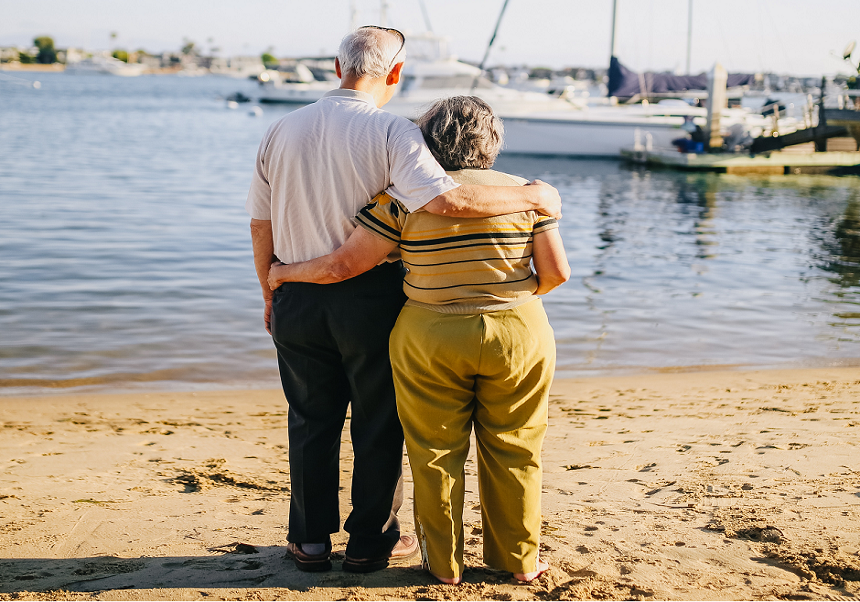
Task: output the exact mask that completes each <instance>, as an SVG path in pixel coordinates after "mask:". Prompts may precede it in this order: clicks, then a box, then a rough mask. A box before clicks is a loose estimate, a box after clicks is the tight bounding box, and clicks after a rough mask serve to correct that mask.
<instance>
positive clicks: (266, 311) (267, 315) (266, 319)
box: [263, 297, 272, 334]
mask: <svg viewBox="0 0 860 602" xmlns="http://www.w3.org/2000/svg"><path fill="white" fill-rule="evenodd" d="M265 304H266V305H265V307H264V308H263V323H264V324H265V325H266V332H268V333H269V334H272V298H271V297H269V298H268V299H265Z"/></svg>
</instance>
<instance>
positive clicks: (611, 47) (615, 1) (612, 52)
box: [609, 0, 618, 59]
mask: <svg viewBox="0 0 860 602" xmlns="http://www.w3.org/2000/svg"><path fill="white" fill-rule="evenodd" d="M617 9H618V0H612V41H611V43H610V45H609V58H610V59H611V58H612V57H613V56H616V57H617V56H618V48H617V47H616V46H615V44H616V39H617V36H616V35H615V34H616V30H617V29H618V12H617Z"/></svg>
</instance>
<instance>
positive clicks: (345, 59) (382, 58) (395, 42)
mask: <svg viewBox="0 0 860 602" xmlns="http://www.w3.org/2000/svg"><path fill="white" fill-rule="evenodd" d="M401 42H402V40H400V39H398V36H397V35H396V34H394V33H392V32H390V31H385V30H384V29H376V28H374V27H361V28H359V29H356V30H355V31H353V32H351V33H348V34H346V36H345V37H344V38H343V40H342V41H341V43H340V49H339V50H338V52H337V58H338V60H339V61H340V69H341V72H342V73H343V74H344V75H352V76H354V77H370V78H377V77H384V76H386V75H388V72H389V71H391V68H392V67H394V65H396V64H397V63H401V62H403V59H404V58H405V57H406V51H405V49H404V48H400V47H401V45H402V44H401ZM398 50H399V51H398Z"/></svg>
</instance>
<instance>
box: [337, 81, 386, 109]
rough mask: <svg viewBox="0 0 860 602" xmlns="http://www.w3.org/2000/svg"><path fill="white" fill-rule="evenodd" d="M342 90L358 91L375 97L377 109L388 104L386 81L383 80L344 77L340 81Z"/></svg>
mask: <svg viewBox="0 0 860 602" xmlns="http://www.w3.org/2000/svg"><path fill="white" fill-rule="evenodd" d="M340 88H341V89H342V90H357V91H358V92H365V93H367V94H370V95H371V96H373V102H374V104H376V106H377V107H380V108H381V107H382V106H383V105H384V104H385V103H386V102H388V91H387V90H386V88H387V86H386V85H385V80H384V79H382V78H377V79H369V78H367V77H344V78H342V79H341V80H340Z"/></svg>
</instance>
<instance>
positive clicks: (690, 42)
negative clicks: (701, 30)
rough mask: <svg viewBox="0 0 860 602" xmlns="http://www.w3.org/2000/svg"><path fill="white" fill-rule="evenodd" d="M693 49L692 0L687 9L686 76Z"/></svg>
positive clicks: (688, 72)
mask: <svg viewBox="0 0 860 602" xmlns="http://www.w3.org/2000/svg"><path fill="white" fill-rule="evenodd" d="M692 48H693V0H689V4H688V8H687V75H690V53H691V50H692Z"/></svg>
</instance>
